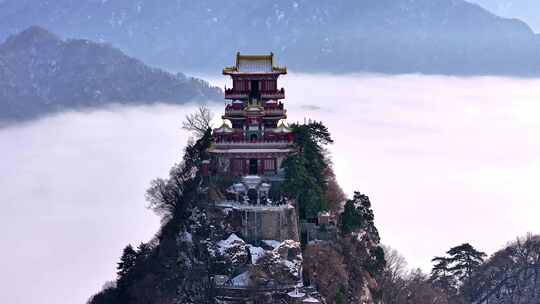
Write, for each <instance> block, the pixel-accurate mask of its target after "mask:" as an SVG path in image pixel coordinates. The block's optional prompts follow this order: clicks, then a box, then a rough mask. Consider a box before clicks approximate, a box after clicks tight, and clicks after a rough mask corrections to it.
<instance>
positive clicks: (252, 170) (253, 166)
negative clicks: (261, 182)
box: [249, 159, 259, 175]
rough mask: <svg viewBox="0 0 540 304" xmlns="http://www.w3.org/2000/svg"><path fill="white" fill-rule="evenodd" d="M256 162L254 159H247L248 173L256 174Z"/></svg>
mask: <svg viewBox="0 0 540 304" xmlns="http://www.w3.org/2000/svg"><path fill="white" fill-rule="evenodd" d="M258 167H259V166H258V162H257V160H256V159H250V160H249V175H257V174H258V171H259V170H258Z"/></svg>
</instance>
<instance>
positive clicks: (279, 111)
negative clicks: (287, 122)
mask: <svg viewBox="0 0 540 304" xmlns="http://www.w3.org/2000/svg"><path fill="white" fill-rule="evenodd" d="M261 114H262V115H268V116H272V117H274V116H278V118H285V117H286V115H287V110H285V109H283V108H269V107H265V108H264V112H262V113H261ZM246 115H247V112H246V111H245V110H243V109H241V110H240V109H234V108H233V107H227V108H226V109H225V115H224V116H223V118H225V119H228V118H230V117H238V116H246Z"/></svg>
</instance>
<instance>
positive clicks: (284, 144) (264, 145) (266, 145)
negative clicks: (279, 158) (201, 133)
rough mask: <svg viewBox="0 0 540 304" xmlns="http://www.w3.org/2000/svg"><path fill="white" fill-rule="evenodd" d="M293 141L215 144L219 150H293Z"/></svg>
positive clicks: (221, 142) (222, 142)
mask: <svg viewBox="0 0 540 304" xmlns="http://www.w3.org/2000/svg"><path fill="white" fill-rule="evenodd" d="M292 145H293V142H292V141H288V140H280V141H219V142H216V143H214V147H215V148H217V149H222V150H223V149H227V150H230V149H286V148H291V146H292Z"/></svg>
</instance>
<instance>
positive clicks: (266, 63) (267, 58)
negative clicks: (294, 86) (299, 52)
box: [223, 53, 287, 74]
mask: <svg viewBox="0 0 540 304" xmlns="http://www.w3.org/2000/svg"><path fill="white" fill-rule="evenodd" d="M242 73H245V74H260V73H279V74H287V68H285V67H278V66H276V65H274V54H273V53H270V55H241V54H240V53H237V54H236V65H235V66H232V67H227V68H225V69H223V74H242Z"/></svg>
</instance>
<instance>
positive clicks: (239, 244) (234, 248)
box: [217, 233, 250, 265]
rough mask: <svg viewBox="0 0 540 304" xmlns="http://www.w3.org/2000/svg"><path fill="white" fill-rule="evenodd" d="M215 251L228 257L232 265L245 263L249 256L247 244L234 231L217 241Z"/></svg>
mask: <svg viewBox="0 0 540 304" xmlns="http://www.w3.org/2000/svg"><path fill="white" fill-rule="evenodd" d="M217 251H218V252H219V254H220V255H222V256H224V257H226V258H228V259H230V261H231V262H232V264H234V265H239V264H246V263H247V262H248V261H249V258H250V256H249V254H248V245H247V244H246V242H244V240H242V239H241V238H239V237H238V236H237V235H236V234H234V233H233V234H231V235H230V236H229V237H228V238H227V239H225V240H223V241H219V242H218V243H217Z"/></svg>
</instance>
